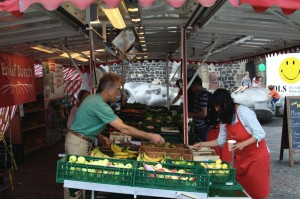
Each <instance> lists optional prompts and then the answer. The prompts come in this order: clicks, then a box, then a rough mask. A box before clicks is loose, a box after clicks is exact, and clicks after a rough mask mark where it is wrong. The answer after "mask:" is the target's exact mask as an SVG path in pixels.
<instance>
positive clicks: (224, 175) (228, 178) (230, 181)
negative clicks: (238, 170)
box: [200, 159, 236, 186]
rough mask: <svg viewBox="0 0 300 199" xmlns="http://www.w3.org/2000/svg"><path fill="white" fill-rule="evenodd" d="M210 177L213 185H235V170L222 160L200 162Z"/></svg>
mask: <svg viewBox="0 0 300 199" xmlns="http://www.w3.org/2000/svg"><path fill="white" fill-rule="evenodd" d="M200 165H201V166H203V167H204V168H206V169H207V172H208V173H209V175H210V179H211V185H212V186H214V185H235V184H236V179H235V169H234V168H233V167H232V166H231V165H230V164H229V163H228V162H222V160H221V159H218V160H216V161H208V162H200Z"/></svg>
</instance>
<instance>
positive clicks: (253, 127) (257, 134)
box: [194, 89, 270, 199]
mask: <svg viewBox="0 0 300 199" xmlns="http://www.w3.org/2000/svg"><path fill="white" fill-rule="evenodd" d="M212 96H213V103H214V105H215V108H216V111H217V112H218V113H219V116H220V121H221V123H222V124H221V125H220V133H219V137H218V139H217V140H212V141H209V142H200V143H197V144H195V145H194V148H201V147H203V146H206V147H216V146H223V145H224V144H225V142H226V141H227V139H228V140H229V139H231V140H236V144H235V145H234V146H233V148H232V149H233V150H234V160H233V162H234V168H235V169H236V179H237V181H238V182H239V183H240V184H241V185H242V186H243V187H244V188H245V190H246V192H247V193H248V194H249V195H250V196H251V198H254V199H263V198H266V197H267V196H268V195H269V192H270V153H269V150H268V147H267V144H266V141H265V139H264V137H265V132H264V130H263V129H262V127H261V125H260V124H259V122H258V120H257V118H256V116H255V113H254V112H253V111H251V110H250V109H249V108H247V107H245V106H243V105H239V104H235V103H234V102H233V99H232V98H231V96H230V93H229V92H228V91H227V90H225V89H218V90H216V91H215V92H214V94H213V95H212Z"/></svg>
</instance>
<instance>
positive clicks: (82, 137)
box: [69, 130, 93, 143]
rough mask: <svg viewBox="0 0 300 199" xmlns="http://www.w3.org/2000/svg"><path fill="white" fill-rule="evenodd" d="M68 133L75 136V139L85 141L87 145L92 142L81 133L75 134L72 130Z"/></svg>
mask: <svg viewBox="0 0 300 199" xmlns="http://www.w3.org/2000/svg"><path fill="white" fill-rule="evenodd" d="M69 133H71V134H73V135H75V136H76V137H79V138H81V139H83V140H85V141H87V142H89V143H92V142H93V140H92V139H90V138H88V137H87V136H85V135H83V134H81V133H77V132H75V131H72V130H69Z"/></svg>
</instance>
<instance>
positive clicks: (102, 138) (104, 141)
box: [99, 134, 111, 147]
mask: <svg viewBox="0 0 300 199" xmlns="http://www.w3.org/2000/svg"><path fill="white" fill-rule="evenodd" d="M99 142H100V143H102V145H104V147H106V146H107V147H108V146H110V144H111V140H110V139H109V138H108V137H106V136H104V135H101V134H100V135H99Z"/></svg>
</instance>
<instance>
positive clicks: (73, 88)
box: [64, 67, 82, 104]
mask: <svg viewBox="0 0 300 199" xmlns="http://www.w3.org/2000/svg"><path fill="white" fill-rule="evenodd" d="M81 84H82V81H81V78H80V74H79V73H78V72H77V70H76V68H74V67H72V68H71V67H65V68H64V86H65V93H66V94H67V97H68V98H69V99H70V100H71V102H73V104H74V103H75V101H76V99H75V97H74V94H75V93H76V92H77V91H78V90H79V89H80V88H81Z"/></svg>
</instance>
